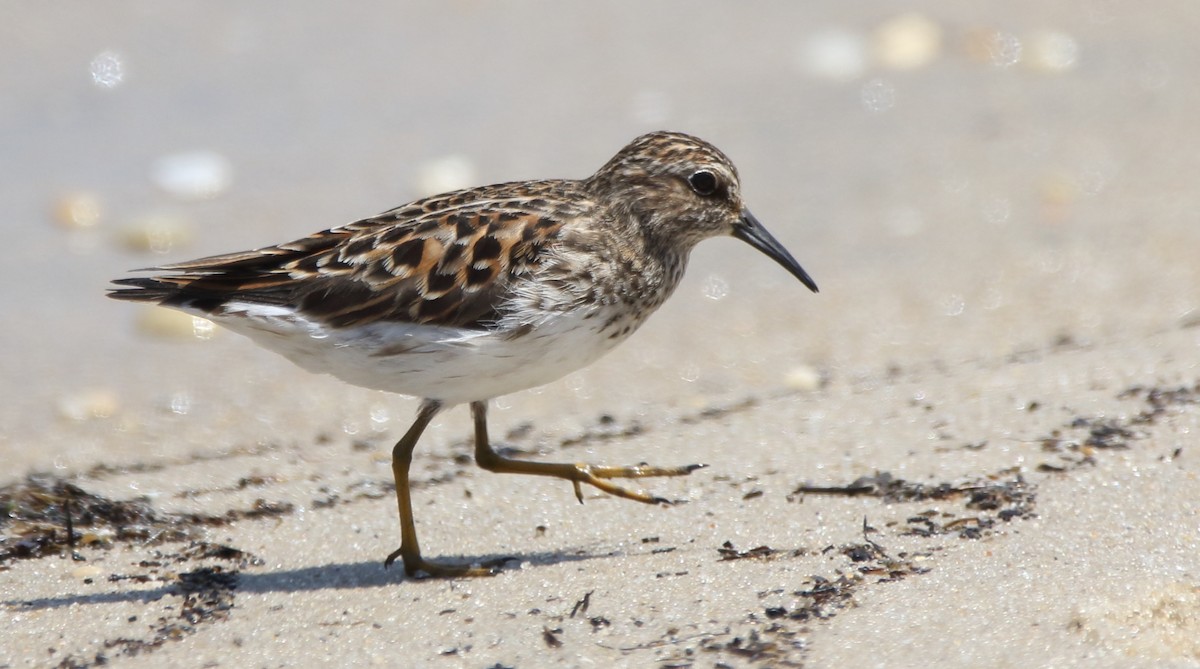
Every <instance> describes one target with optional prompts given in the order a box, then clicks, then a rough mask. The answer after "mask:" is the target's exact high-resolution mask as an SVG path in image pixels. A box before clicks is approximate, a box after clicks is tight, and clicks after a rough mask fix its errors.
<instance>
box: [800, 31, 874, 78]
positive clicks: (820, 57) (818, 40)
mask: <svg viewBox="0 0 1200 669" xmlns="http://www.w3.org/2000/svg"><path fill="white" fill-rule="evenodd" d="M796 65H797V66H798V67H799V68H800V70H801V71H802V72H804V73H806V74H808V75H811V76H813V77H816V78H818V79H828V80H831V81H853V80H854V79H857V78H859V77H861V76H862V75H863V73H864V72H866V70H867V45H866V40H865V39H863V37H862V35H859V34H858V33H854V32H851V31H849V30H841V29H837V28H828V29H825V30H822V31H821V32H818V33H815V34H813V35H810V36H809V37H808V39H806V40H805V41H803V42H802V43H801V44H800V48H799V50H798V51H797V53H796Z"/></svg>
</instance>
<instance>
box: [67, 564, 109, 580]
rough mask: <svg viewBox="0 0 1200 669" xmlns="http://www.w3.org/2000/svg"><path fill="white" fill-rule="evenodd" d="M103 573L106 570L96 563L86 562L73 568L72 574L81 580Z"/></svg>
mask: <svg viewBox="0 0 1200 669" xmlns="http://www.w3.org/2000/svg"><path fill="white" fill-rule="evenodd" d="M103 573H104V570H103V569H101V568H100V567H97V566H96V565H94V564H85V565H83V566H82V567H76V568H74V569H72V570H71V576H72V577H74V578H77V579H79V580H81V581H82V580H84V579H88V578H96V577H97V576H99V575H100V574H103Z"/></svg>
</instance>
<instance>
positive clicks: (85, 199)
mask: <svg viewBox="0 0 1200 669" xmlns="http://www.w3.org/2000/svg"><path fill="white" fill-rule="evenodd" d="M100 209H101V207H100V198H99V197H97V196H96V194H95V193H87V192H82V191H81V192H77V193H67V194H66V195H63V196H62V197H60V198H58V201H57V202H55V203H54V218H55V219H56V220H57V221H58V223H59V225H62V226H63V227H65V228H93V227H95V226H96V225H97V224H99V223H100Z"/></svg>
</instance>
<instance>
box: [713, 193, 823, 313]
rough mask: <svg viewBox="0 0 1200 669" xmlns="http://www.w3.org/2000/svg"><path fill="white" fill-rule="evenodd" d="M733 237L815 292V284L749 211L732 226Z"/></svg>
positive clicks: (743, 213)
mask: <svg viewBox="0 0 1200 669" xmlns="http://www.w3.org/2000/svg"><path fill="white" fill-rule="evenodd" d="M733 236H734V237H737V238H738V239H740V240H742V241H743V242H746V243H747V244H749V245H750V246H753V247H754V248H756V249H758V250H759V251H762V252H763V253H765V254H767V257H769V258H770V259H771V260H774V261H775V262H777V263H779V264H780V265H783V268H784V269H786V270H787V271H789V272H791V273H792V276H794V277H796V278H797V279H800V283H803V284H804V285H806V286H808V289H809V290H811V291H812V292H814V293H815V292H817V284H816V282H815V281H813V280H812V277H810V276H809V275H808V272H805V271H804V268H803V267H801V266H800V263H798V262H796V259H795V258H793V257H792V254H790V253H788V250H787V249H785V248H783V244H780V243H779V241H778V240H777V239H775V238H774V237H772V236H771V233H769V232H767V229H766V228H764V227H763V225H762V223H759V222H758V219H757V218H754V214H751V213H750V210H749V209H743V210H742V220H741V221H739V222H738V223H737V225H735V226H733Z"/></svg>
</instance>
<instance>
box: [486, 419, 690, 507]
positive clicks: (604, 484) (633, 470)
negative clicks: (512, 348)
mask: <svg viewBox="0 0 1200 669" xmlns="http://www.w3.org/2000/svg"><path fill="white" fill-rule="evenodd" d="M471 417H472V418H474V419H475V462H476V463H478V465H479V466H480V467H483V468H484V469H486V470H488V471H492V472H497V473H500V474H533V475H534V476H554V477H557V478H560V479H566V480H568V481H570V482H571V484H572V485H573V486H575V498H576V499H578V500H579V501H580V502H581V503H582V502H583V490H582V489H581V487H580V484H581V483H586V484H588V485H590V486H594V487H596V488H599V489H600V490H603V491H604V492H606V493H608V494H610V495H616V496H617V497H624V498H625V499H632V500H635V501H638V502H645V503H647V504H670V503H671V502H670V500H668V499H665V498H663V497H657V496H654V495H650V494H647V493H645V492H642V491H640V490H628V489H626V488H622V487H621V486H618V485H615V484H613V483H611V482H609V481H608V480H607V479H614V478H619V479H637V478H647V477H651V476H687V475H688V474H691V473H692V472H694V471H696V470H697V469H700V468H701V467H704V466H705V465H685V466H683V467H651V466H649V465H633V466H630V467H605V466H599V465H589V464H586V463H559V462H529V461H527V460H513V459H510V458H505V457H503V456H501V455H500V454H499V453H497V452H496V451H494V450H492V445H491V442H490V441H489V440H488V434H487V402H484V401H481V402H471Z"/></svg>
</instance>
